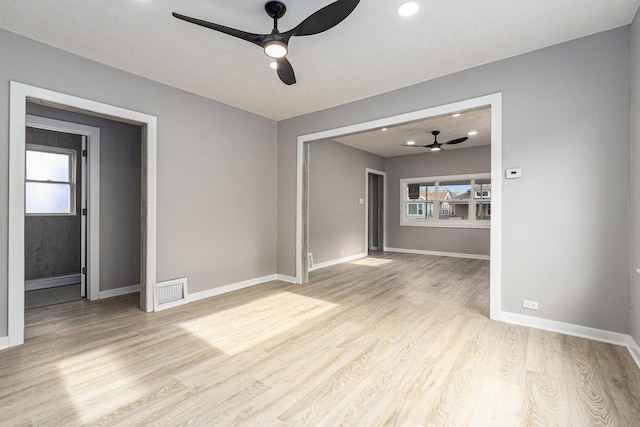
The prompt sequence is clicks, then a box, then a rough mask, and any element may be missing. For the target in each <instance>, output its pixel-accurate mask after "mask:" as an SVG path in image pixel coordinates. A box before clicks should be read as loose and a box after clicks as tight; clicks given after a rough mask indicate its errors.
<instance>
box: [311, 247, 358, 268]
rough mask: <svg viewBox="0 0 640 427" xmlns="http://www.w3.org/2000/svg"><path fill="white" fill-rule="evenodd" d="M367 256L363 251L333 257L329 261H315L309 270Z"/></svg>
mask: <svg viewBox="0 0 640 427" xmlns="http://www.w3.org/2000/svg"><path fill="white" fill-rule="evenodd" d="M367 256H368V254H367V252H363V253H360V254H355V255H351V256H348V257H344V258H340V259H333V260H331V261H325V262H317V263H315V264H314V266H313V269H309V271H315V270H320V269H321V268H326V267H331V266H332V265H338V264H342V263H343V262H350V261H355V260H357V259H361V258H366V257H367Z"/></svg>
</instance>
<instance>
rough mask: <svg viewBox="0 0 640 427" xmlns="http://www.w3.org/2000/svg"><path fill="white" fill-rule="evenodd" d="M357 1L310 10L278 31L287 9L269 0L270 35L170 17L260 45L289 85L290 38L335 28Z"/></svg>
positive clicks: (292, 77)
mask: <svg viewBox="0 0 640 427" xmlns="http://www.w3.org/2000/svg"><path fill="white" fill-rule="evenodd" d="M359 2H360V0H338V1H336V2H333V3H331V4H329V5H327V6H325V7H323V8H322V9H320V10H318V11H316V12H315V13H312V14H311V15H310V16H309V17H307V18H306V19H305V20H304V21H302V22H301V23H300V24H298V25H297V26H296V27H294V28H293V29H291V30H289V31H287V32H284V33H281V32H280V31H279V30H278V19H280V18H282V16H283V15H284V14H285V12H286V11H287V8H286V7H285V5H284V3H282V2H279V1H270V2H268V3H267V4H265V6H264V9H265V11H266V12H267V15H269V16H270V17H271V18H273V30H272V31H271V33H270V34H254V33H248V32H246V31H242V30H236V29H235V28H230V27H225V26H224V25H220V24H214V23H213V22H208V21H203V20H202V19H197V18H192V17H190V16H185V15H181V14H179V13H176V12H173V16H175V17H176V18H178V19H182V20H184V21H187V22H191V23H192V24H196V25H201V26H203V27H207V28H211V29H212V30H216V31H220V32H221V33H224V34H228V35H230V36H233V37H237V38H239V39H242V40H246V41H248V42H250V43H253V44H256V45H258V46H260V47H261V48H262V49H263V50H264V53H265V54H266V55H267V56H269V57H271V58H273V59H275V60H276V62H277V66H276V70H277V72H278V77H280V80H282V81H283V82H284V83H286V84H288V85H292V84H294V83H295V82H296V76H295V74H294V72H293V67H292V66H291V63H290V62H289V61H288V60H287V53H288V51H289V46H288V45H289V39H290V38H291V37H293V36H311V35H314V34H318V33H322V32H324V31H327V30H329V29H331V28H333V27H335V26H336V25H338V24H339V23H340V22H342V21H344V20H345V19H346V18H347V16H349V15H350V14H351V12H353V10H354V9H355V8H356V6H357V5H358V3H359Z"/></svg>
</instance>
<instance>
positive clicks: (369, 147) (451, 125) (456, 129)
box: [333, 107, 491, 157]
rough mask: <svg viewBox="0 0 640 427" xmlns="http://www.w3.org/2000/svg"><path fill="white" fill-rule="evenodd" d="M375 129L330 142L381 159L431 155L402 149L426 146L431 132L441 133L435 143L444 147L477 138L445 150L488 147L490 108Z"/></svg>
mask: <svg viewBox="0 0 640 427" xmlns="http://www.w3.org/2000/svg"><path fill="white" fill-rule="evenodd" d="M383 129H386V130H382V129H374V130H371V131H367V132H361V133H356V134H352V135H345V136H340V137H337V138H333V141H336V142H339V143H340V144H344V145H348V146H350V147H353V148H357V149H358V150H363V151H368V152H369V153H373V154H377V155H378V156H382V157H395V156H406V155H411V154H424V153H430V154H433V155H438V152H431V151H430V150H429V149H428V148H423V147H405V146H404V144H406V143H407V142H408V141H414V142H415V143H416V144H415V145H428V144H431V143H432V142H433V135H432V134H431V131H434V130H437V131H440V134H439V135H438V142H439V143H441V144H442V143H444V142H447V141H451V140H452V139H457V138H462V137H465V136H468V134H469V132H477V134H475V135H472V136H468V138H469V139H468V140H466V141H465V142H462V143H460V144H455V145H445V146H444V147H443V149H444V150H446V151H449V150H459V149H463V148H473V147H479V146H482V145H490V144H491V108H490V107H483V108H480V109H475V110H468V111H461V112H460V115H459V116H456V117H454V116H453V114H446V115H444V116H436V117H430V118H428V119H424V120H420V121H416V122H411V123H403V124H400V125H398V126H393V127H389V128H383Z"/></svg>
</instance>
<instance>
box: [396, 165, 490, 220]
mask: <svg viewBox="0 0 640 427" xmlns="http://www.w3.org/2000/svg"><path fill="white" fill-rule="evenodd" d="M401 191H402V205H403V206H402V210H403V215H402V223H401V225H412V226H414V225H418V226H422V225H423V226H434V225H436V226H447V225H446V224H447V223H451V226H455V225H453V222H459V224H460V226H463V225H469V224H473V225H474V226H479V227H488V225H489V220H490V219H491V178H490V174H478V175H459V176H450V177H425V178H407V179H403V180H401Z"/></svg>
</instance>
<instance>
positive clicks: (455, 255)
mask: <svg viewBox="0 0 640 427" xmlns="http://www.w3.org/2000/svg"><path fill="white" fill-rule="evenodd" d="M384 250H385V251H387V252H401V253H404V254H417V255H433V256H448V257H452V258H469V259H482V260H487V261H488V260H489V259H490V256H489V255H480V254H465V253H460V252H440V251H424V250H421V249H403V248H387V247H385V248H384Z"/></svg>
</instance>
